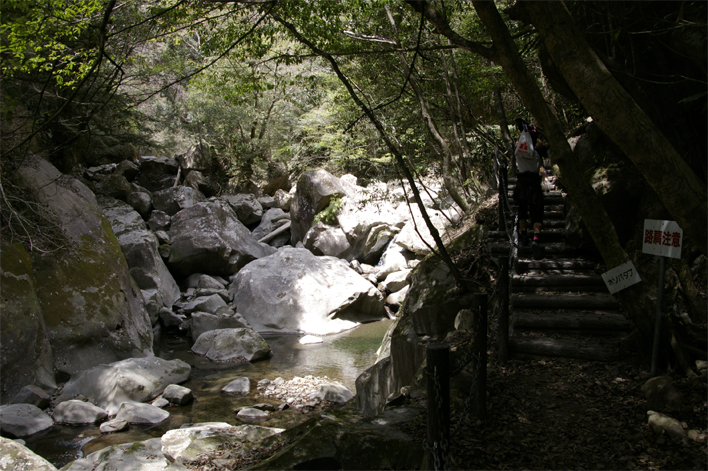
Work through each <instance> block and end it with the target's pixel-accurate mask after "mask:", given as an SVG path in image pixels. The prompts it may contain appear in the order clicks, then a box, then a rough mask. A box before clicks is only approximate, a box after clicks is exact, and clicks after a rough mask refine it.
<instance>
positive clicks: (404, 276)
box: [381, 268, 412, 293]
mask: <svg viewBox="0 0 708 471" xmlns="http://www.w3.org/2000/svg"><path fill="white" fill-rule="evenodd" d="M411 271H412V270H410V269H408V268H407V269H405V270H401V271H397V272H394V273H391V274H390V275H388V276H387V277H386V279H385V280H384V281H383V282H382V283H381V287H382V288H383V289H384V290H386V291H389V292H393V293H395V292H396V291H400V290H402V289H403V288H405V287H406V286H408V285H409V282H408V277H409V276H410V274H411Z"/></svg>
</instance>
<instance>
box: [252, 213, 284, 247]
mask: <svg viewBox="0 0 708 471" xmlns="http://www.w3.org/2000/svg"><path fill="white" fill-rule="evenodd" d="M289 222H290V215H289V214H288V213H286V212H285V211H283V210H282V209H280V208H272V209H269V210H268V211H266V212H265V214H263V217H262V218H261V222H260V224H258V226H257V227H256V228H255V229H253V232H252V234H253V237H254V238H255V239H256V240H261V239H263V238H264V237H266V236H267V235H268V234H271V233H272V232H274V231H275V230H277V229H278V228H280V227H282V226H283V225H284V224H287V223H289ZM285 235H286V234H283V236H285ZM287 235H288V236H289V235H290V233H289V232H288V233H287ZM289 240H290V239H288V240H287V241H284V242H285V243H287V242H289ZM285 243H282V244H276V243H272V242H271V245H273V246H274V247H282V246H283V245H285Z"/></svg>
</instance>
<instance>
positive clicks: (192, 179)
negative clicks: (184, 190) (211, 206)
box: [184, 170, 219, 198]
mask: <svg viewBox="0 0 708 471" xmlns="http://www.w3.org/2000/svg"><path fill="white" fill-rule="evenodd" d="M184 186H188V187H191V188H194V190H195V191H198V192H199V193H202V194H203V195H204V196H206V197H207V198H210V197H212V196H216V195H217V194H218V193H219V186H218V184H216V183H215V182H214V181H213V180H212V179H211V178H209V177H208V176H205V175H204V174H202V172H200V171H199V170H191V171H190V172H189V173H188V174H187V176H186V177H185V179H184Z"/></svg>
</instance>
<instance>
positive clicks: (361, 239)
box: [337, 185, 406, 265]
mask: <svg viewBox="0 0 708 471" xmlns="http://www.w3.org/2000/svg"><path fill="white" fill-rule="evenodd" d="M350 187H351V188H353V189H354V191H353V196H351V197H347V198H344V205H343V206H342V209H341V210H340V211H339V212H338V213H337V223H338V224H339V226H340V227H341V228H342V230H343V231H344V233H345V234H346V236H347V239H348V240H349V243H350V244H351V246H352V248H351V249H350V250H349V251H348V252H347V254H346V258H347V260H354V259H355V260H358V261H359V262H362V263H368V264H370V265H375V264H376V263H377V262H378V260H379V258H380V257H381V254H382V253H383V252H384V250H385V249H386V247H387V245H388V244H389V242H390V241H391V239H392V238H393V237H394V236H395V235H396V234H397V233H398V231H400V229H401V228H402V227H403V225H404V224H405V222H406V217H405V215H404V214H402V213H399V212H397V211H396V208H395V207H394V205H393V203H392V201H391V198H390V197H389V196H388V194H387V193H383V192H381V191H377V188H371V189H368V188H362V187H359V186H356V185H350Z"/></svg>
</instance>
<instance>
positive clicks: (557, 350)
mask: <svg viewBox="0 0 708 471" xmlns="http://www.w3.org/2000/svg"><path fill="white" fill-rule="evenodd" d="M509 354H510V355H511V356H512V357H514V358H519V359H525V358H559V357H562V358H575V359H578V360H590V361H617V360H619V359H620V349H619V342H618V341H607V342H603V343H601V344H600V343H598V342H597V339H596V338H586V339H564V338H551V337H521V336H516V335H515V336H513V337H510V338H509Z"/></svg>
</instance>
